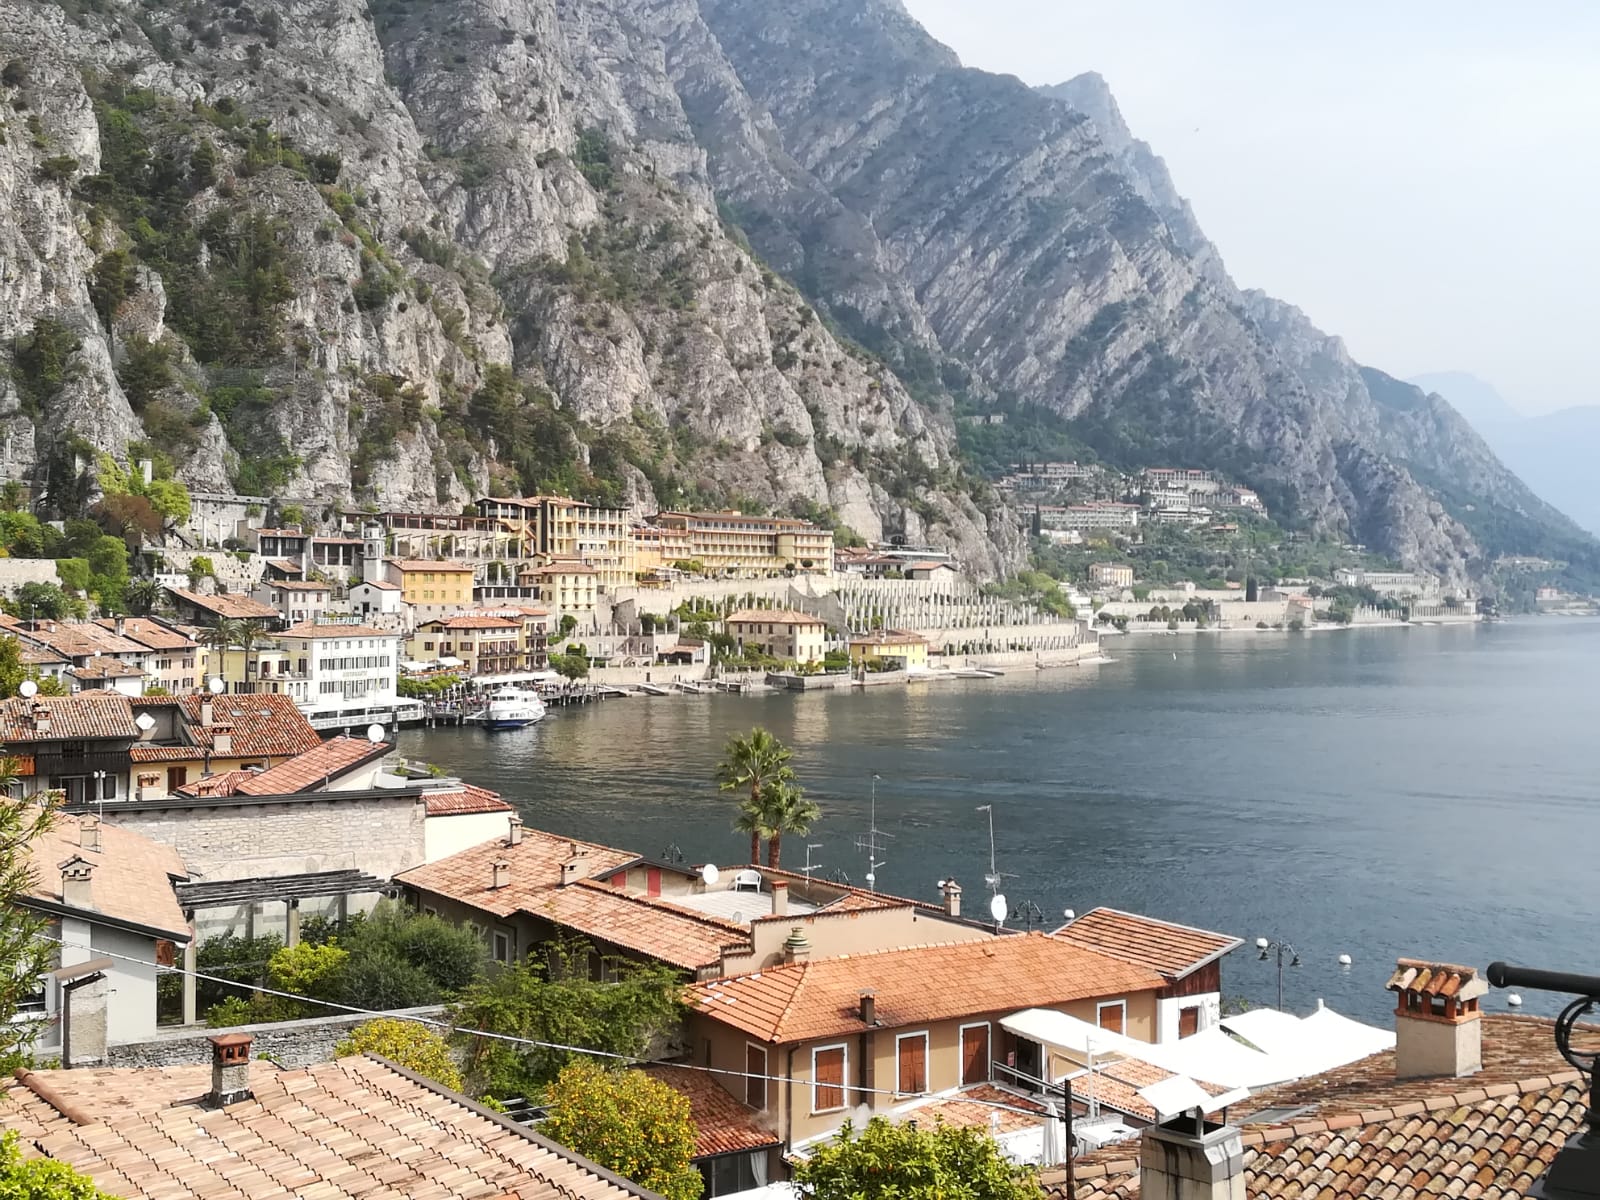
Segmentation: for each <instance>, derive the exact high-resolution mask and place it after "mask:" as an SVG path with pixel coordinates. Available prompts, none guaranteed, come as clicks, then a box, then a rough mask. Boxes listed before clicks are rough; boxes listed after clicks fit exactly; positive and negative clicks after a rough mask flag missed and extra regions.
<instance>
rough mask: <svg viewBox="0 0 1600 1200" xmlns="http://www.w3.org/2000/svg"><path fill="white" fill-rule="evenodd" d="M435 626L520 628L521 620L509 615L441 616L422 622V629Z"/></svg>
mask: <svg viewBox="0 0 1600 1200" xmlns="http://www.w3.org/2000/svg"><path fill="white" fill-rule="evenodd" d="M434 626H437V627H438V628H440V629H521V628H522V622H521V621H513V620H512V619H511V618H510V617H473V616H465V615H463V616H459V617H441V618H439V619H438V620H434V621H428V622H425V623H424V624H423V626H422V627H423V628H424V629H428V628H430V627H434Z"/></svg>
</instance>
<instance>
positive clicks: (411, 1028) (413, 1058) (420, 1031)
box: [333, 1017, 462, 1092]
mask: <svg viewBox="0 0 1600 1200" xmlns="http://www.w3.org/2000/svg"><path fill="white" fill-rule="evenodd" d="M333 1054H334V1057H335V1058H346V1057H348V1056H349V1055H352V1054H377V1055H381V1056H382V1057H384V1058H387V1059H389V1060H390V1061H391V1062H395V1063H398V1064H400V1066H402V1067H404V1068H405V1069H406V1070H408V1071H415V1072H416V1073H417V1074H418V1075H426V1076H427V1077H428V1078H429V1079H431V1080H433V1081H434V1082H435V1083H437V1084H440V1085H442V1086H443V1087H447V1088H449V1089H450V1090H451V1091H454V1092H459V1091H460V1090H461V1087H462V1082H461V1068H460V1067H458V1066H456V1063H455V1059H453V1058H452V1057H451V1056H450V1047H449V1045H448V1044H447V1043H446V1042H445V1040H444V1038H442V1037H441V1036H440V1035H439V1034H437V1033H435V1032H434V1031H433V1030H431V1029H429V1028H428V1027H427V1026H426V1025H419V1024H418V1023H417V1022H415V1021H397V1020H394V1019H393V1018H388V1017H380V1018H379V1019H377V1020H375V1021H368V1022H366V1023H365V1024H362V1025H357V1026H356V1027H355V1028H354V1029H352V1030H351V1031H350V1036H349V1037H347V1038H345V1039H344V1041H342V1042H340V1043H339V1044H338V1045H337V1046H335V1047H334V1048H333Z"/></svg>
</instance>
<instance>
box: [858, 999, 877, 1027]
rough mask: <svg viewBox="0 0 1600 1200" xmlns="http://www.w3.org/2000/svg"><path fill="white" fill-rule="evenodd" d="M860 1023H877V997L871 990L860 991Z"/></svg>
mask: <svg viewBox="0 0 1600 1200" xmlns="http://www.w3.org/2000/svg"><path fill="white" fill-rule="evenodd" d="M861 1023H862V1024H863V1025H876V1024H877V1023H878V997H877V995H876V994H874V993H872V992H862V993H861Z"/></svg>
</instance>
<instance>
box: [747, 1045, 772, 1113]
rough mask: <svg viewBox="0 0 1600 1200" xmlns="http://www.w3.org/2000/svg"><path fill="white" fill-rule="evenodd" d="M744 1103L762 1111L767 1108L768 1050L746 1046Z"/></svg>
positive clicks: (761, 1047) (755, 1046)
mask: <svg viewBox="0 0 1600 1200" xmlns="http://www.w3.org/2000/svg"><path fill="white" fill-rule="evenodd" d="M744 1102H745V1103H746V1104H748V1105H749V1106H750V1107H751V1108H753V1109H756V1110H757V1111H760V1110H762V1109H765V1108H766V1107H767V1048H766V1047H765V1046H758V1045H756V1044H755V1043H754V1042H746V1043H745V1044H744Z"/></svg>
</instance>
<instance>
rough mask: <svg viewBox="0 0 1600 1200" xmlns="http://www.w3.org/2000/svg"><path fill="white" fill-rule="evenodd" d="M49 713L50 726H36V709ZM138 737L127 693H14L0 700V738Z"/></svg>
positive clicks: (53, 739)
mask: <svg viewBox="0 0 1600 1200" xmlns="http://www.w3.org/2000/svg"><path fill="white" fill-rule="evenodd" d="M36 709H38V710H42V711H44V712H47V713H48V714H49V718H50V729H49V731H48V732H40V731H38V730H37V729H35V727H34V717H33V714H34V711H35V710H36ZM138 736H139V728H138V726H136V725H135V724H134V723H133V709H132V708H131V707H130V706H129V704H128V698H127V697H126V696H119V695H117V694H116V693H114V692H96V693H94V694H92V695H85V696H35V697H33V699H31V700H27V699H24V698H23V697H21V696H13V697H12V698H11V699H9V700H0V741H4V742H50V741H55V742H58V741H61V740H62V739H64V738H70V739H73V740H79V739H83V740H88V739H93V738H117V739H125V740H127V741H130V742H131V741H132V740H133V739H134V738H136V737H138Z"/></svg>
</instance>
